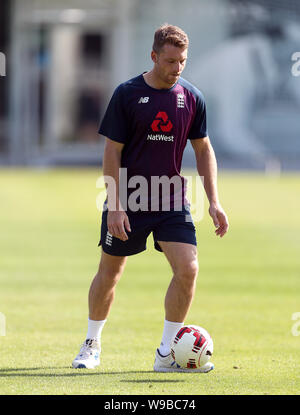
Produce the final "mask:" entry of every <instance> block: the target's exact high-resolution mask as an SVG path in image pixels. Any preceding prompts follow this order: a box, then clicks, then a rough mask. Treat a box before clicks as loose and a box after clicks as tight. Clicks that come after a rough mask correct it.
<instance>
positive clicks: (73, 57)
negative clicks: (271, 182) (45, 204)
mask: <svg viewBox="0 0 300 415" xmlns="http://www.w3.org/2000/svg"><path fill="white" fill-rule="evenodd" d="M164 22H168V23H171V24H175V25H178V26H180V27H182V28H183V29H184V30H185V31H186V32H187V33H188V35H189V38H190V50H189V61H188V64H187V67H186V69H185V72H184V74H183V76H184V77H185V78H186V79H188V80H189V81H191V82H192V83H194V84H195V85H196V86H197V87H198V88H199V89H200V90H201V91H202V92H203V94H204V96H205V98H206V102H207V108H208V121H209V124H208V125H209V134H210V137H211V141H212V143H213V145H214V148H215V151H216V154H217V158H218V162H219V166H220V167H221V168H230V169H235V168H238V169H241V168H245V169H259V170H266V171H274V172H280V171H281V170H291V169H293V170H294V169H299V167H300V140H299V139H300V116H299V115H300V77H296V76H293V75H292V72H291V68H292V65H293V62H292V60H291V56H292V54H293V53H294V52H297V51H300V23H299V22H300V2H299V1H297V0H251V1H245V0H243V1H240V0H186V1H185V2H182V1H181V0H164V1H163V2H162V1H161V0H86V1H84V2H83V1H82V0H81V1H79V0H70V1H69V0H59V1H58V0H51V1H50V0H1V1H0V52H2V53H3V54H4V55H5V57H6V62H5V65H6V68H5V69H6V70H5V74H6V76H0V165H2V166H18V165H20V166H57V165H67V166H68V165H72V166H85V165H87V166H92V165H101V159H102V152H103V137H101V136H99V135H98V134H97V130H98V127H99V123H100V120H101V118H102V116H103V112H104V110H105V107H106V105H107V103H108V100H109V99H110V96H111V94H112V92H113V90H114V89H115V88H116V86H117V85H118V84H119V83H121V82H124V81H126V80H127V79H129V78H131V77H134V76H136V75H138V74H140V73H142V72H143V71H147V70H149V69H151V68H152V62H151V60H150V52H151V47H152V42H153V34H154V31H155V29H156V28H157V27H158V26H159V25H160V24H162V23H164ZM2 75H3V73H2ZM183 163H184V165H186V166H190V165H192V163H194V161H193V154H192V150H191V147H190V145H188V146H187V148H186V152H185V156H184V161H183Z"/></svg>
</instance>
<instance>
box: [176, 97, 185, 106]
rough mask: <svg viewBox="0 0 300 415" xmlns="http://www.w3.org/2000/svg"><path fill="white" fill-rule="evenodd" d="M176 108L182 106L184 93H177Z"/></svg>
mask: <svg viewBox="0 0 300 415" xmlns="http://www.w3.org/2000/svg"><path fill="white" fill-rule="evenodd" d="M177 108H184V94H177Z"/></svg>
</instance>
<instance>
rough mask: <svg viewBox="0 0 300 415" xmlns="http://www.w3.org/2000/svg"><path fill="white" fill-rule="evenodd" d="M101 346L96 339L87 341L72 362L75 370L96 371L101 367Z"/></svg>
mask: <svg viewBox="0 0 300 415" xmlns="http://www.w3.org/2000/svg"><path fill="white" fill-rule="evenodd" d="M100 352H101V348H100V344H99V342H98V341H97V340H96V339H87V340H86V341H85V342H84V343H83V345H82V346H81V349H80V352H79V354H78V355H77V356H76V358H75V359H74V360H73V362H72V366H73V367H74V368H75V369H94V368H95V367H96V366H99V365H100Z"/></svg>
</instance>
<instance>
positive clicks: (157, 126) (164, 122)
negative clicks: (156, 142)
mask: <svg viewBox="0 0 300 415" xmlns="http://www.w3.org/2000/svg"><path fill="white" fill-rule="evenodd" d="M151 128H152V131H154V132H156V133H158V132H164V133H169V132H170V131H171V130H172V128H173V124H172V123H171V121H170V120H169V117H168V115H167V113H166V112H164V111H160V112H158V113H157V115H156V117H155V120H154V121H153V123H152V124H151Z"/></svg>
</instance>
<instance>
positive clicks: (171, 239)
mask: <svg viewBox="0 0 300 415" xmlns="http://www.w3.org/2000/svg"><path fill="white" fill-rule="evenodd" d="M187 51H188V37H187V35H186V34H185V33H184V32H183V31H182V30H181V29H180V28H178V27H176V26H171V25H168V24H165V25H163V26H161V27H160V28H159V29H158V30H157V31H156V32H155V35H154V43H153V50H152V52H151V58H152V61H153V63H154V66H153V69H152V70H151V71H149V72H147V73H144V74H141V75H140V76H138V77H136V78H134V79H131V80H129V81H127V82H125V83H123V84H121V85H120V86H119V87H118V88H117V89H116V91H115V92H114V95H113V97H112V99H111V101H110V104H109V106H108V108H107V111H106V114H105V116H104V119H103V121H102V124H101V127H100V130H99V133H101V134H102V135H104V136H105V137H106V144H105V150H104V158H103V173H104V176H105V177H106V178H107V183H108V186H107V201H106V203H105V209H104V212H103V216H102V227H101V240H100V242H99V245H102V255H101V260H100V265H99V269H98V272H97V274H96V276H95V278H94V280H93V282H92V284H91V288H90V292H89V320H88V332H87V336H86V340H85V342H84V344H83V345H82V347H81V350H80V352H79V354H78V356H77V357H76V358H75V360H74V361H73V367H74V368H94V367H96V366H97V365H99V363H100V359H99V355H100V350H101V347H100V340H101V332H102V329H103V326H104V324H105V322H106V319H107V317H108V314H109V311H110V307H111V305H112V302H113V299H114V292H115V286H116V284H117V282H118V280H119V278H120V277H121V275H122V272H123V270H124V266H125V262H126V258H127V257H128V256H129V255H134V254H137V253H139V252H141V251H143V250H145V249H146V239H147V237H148V236H149V234H150V233H151V232H152V233H153V238H154V242H155V248H156V249H157V250H159V251H162V252H163V253H164V254H165V256H166V258H167V260H168V262H169V263H170V266H171V268H172V271H173V278H172V280H171V283H170V285H169V287H168V290H167V293H166V297H165V322H164V329H163V334H162V341H161V345H160V347H159V348H158V349H157V350H156V356H155V363H154V370H155V371H158V372H174V371H179V372H180V371H182V372H189V371H192V372H195V371H199V372H209V371H210V370H212V369H213V367H214V366H213V364H212V363H210V362H208V363H207V364H206V365H204V366H203V367H201V368H200V369H197V370H196V369H184V368H181V367H179V366H178V365H177V364H175V362H174V361H173V359H172V357H171V354H170V347H171V340H172V338H173V337H174V336H175V334H176V333H177V331H178V330H179V329H180V328H181V327H182V326H183V324H184V319H185V317H186V315H187V312H188V310H189V307H190V305H191V302H192V299H193V296H194V291H195V282H196V277H197V273H198V261H197V248H196V237H195V227H194V225H193V222H192V220H191V216H190V213H189V209H188V202H187V201H186V199H185V194H184V190H185V184H184V180H183V178H182V177H181V176H180V168H181V160H182V155H183V150H184V148H185V145H186V142H187V139H190V140H191V143H192V145H193V148H194V151H195V155H196V160H197V168H198V172H199V174H200V175H201V176H204V188H205V191H206V194H207V197H208V200H209V203H210V207H209V213H210V215H211V217H212V219H213V222H214V225H215V226H216V228H217V229H216V231H215V232H216V235H218V236H220V237H222V236H224V235H225V233H226V232H227V229H228V221H227V217H226V214H225V212H224V211H223V209H222V207H221V205H220V203H219V199H218V192H217V165H216V159H215V155H214V151H213V149H212V146H211V144H210V141H209V137H208V136H207V130H206V114H205V103H204V99H203V96H202V94H201V92H200V91H198V90H197V89H196V88H195V87H194V86H192V85H191V84H190V83H188V82H187V81H185V80H184V79H182V78H181V77H180V75H181V72H182V71H183V69H184V67H185V64H186V60H187ZM120 172H121V173H122V174H120ZM124 172H125V173H126V174H124ZM124 176H125V179H124ZM161 176H164V177H167V178H174V179H175V180H174V182H173V183H174V186H173V187H172V191H170V193H169V195H168V197H167V198H166V197H165V198H164V197H163V196H164V195H163V194H162V192H160V193H159V194H158V196H157V195H156V196H155V195H153V189H154V183H155V182H154V181H153V180H152V179H154V178H155V177H161ZM109 178H110V179H113V180H108V179H109ZM137 178H138V179H139V180H140V181H141V182H140V183H142V184H144V186H140V187H144V188H145V189H146V190H144V191H142V190H141V189H140V190H139V191H138V197H135V192H137V190H135V191H132V190H133V189H132V188H133V187H134V186H132V183H134V182H136V179H137ZM142 179H143V180H142ZM176 179H179V180H177V181H176ZM124 180H126V181H125V182H124ZM111 181H113V183H115V186H112V185H111ZM130 183H131V185H130ZM124 184H125V186H124ZM125 187H126V190H128V195H129V196H128V195H127V196H124V195H122V194H121V193H122V192H121V191H120V189H121V190H124V188H125ZM167 199H169V200H167ZM166 205H168V208H167V209H166V208H165V206H166ZM145 295H146V294H145Z"/></svg>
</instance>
